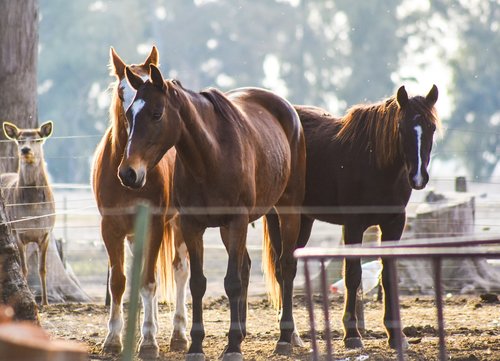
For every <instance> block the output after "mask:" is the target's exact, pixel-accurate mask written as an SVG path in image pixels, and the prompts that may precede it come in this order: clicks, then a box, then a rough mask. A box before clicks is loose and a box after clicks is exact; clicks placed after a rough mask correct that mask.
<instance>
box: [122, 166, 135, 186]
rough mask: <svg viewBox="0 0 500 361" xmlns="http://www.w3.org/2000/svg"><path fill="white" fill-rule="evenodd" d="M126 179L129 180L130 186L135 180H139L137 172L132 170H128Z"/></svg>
mask: <svg viewBox="0 0 500 361" xmlns="http://www.w3.org/2000/svg"><path fill="white" fill-rule="evenodd" d="M125 178H126V179H127V180H128V183H129V184H133V183H135V180H136V179H137V174H136V173H135V170H133V169H132V168H129V169H127V172H126V173H125Z"/></svg>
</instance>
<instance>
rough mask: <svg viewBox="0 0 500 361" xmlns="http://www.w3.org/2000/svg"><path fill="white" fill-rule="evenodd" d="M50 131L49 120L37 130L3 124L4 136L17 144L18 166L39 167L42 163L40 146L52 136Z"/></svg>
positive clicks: (7, 123) (51, 126) (50, 123)
mask: <svg viewBox="0 0 500 361" xmlns="http://www.w3.org/2000/svg"><path fill="white" fill-rule="evenodd" d="M52 129H53V123H52V122H51V121H50V120H49V121H48V122H45V123H43V124H42V125H41V126H40V127H39V128H37V129H19V128H18V127H16V126H15V125H14V124H12V123H9V122H4V123H3V132H4V134H5V136H6V137H7V138H8V139H10V140H13V141H15V142H16V144H17V149H18V152H19V163H20V166H39V165H40V164H41V163H42V162H43V149H42V145H43V143H44V142H45V139H47V138H48V137H50V136H51V135H52Z"/></svg>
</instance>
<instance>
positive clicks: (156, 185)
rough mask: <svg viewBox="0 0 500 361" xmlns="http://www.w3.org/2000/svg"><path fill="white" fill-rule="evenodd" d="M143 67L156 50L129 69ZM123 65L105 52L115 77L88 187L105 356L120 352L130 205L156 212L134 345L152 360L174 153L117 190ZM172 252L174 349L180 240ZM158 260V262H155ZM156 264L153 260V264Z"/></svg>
mask: <svg viewBox="0 0 500 361" xmlns="http://www.w3.org/2000/svg"><path fill="white" fill-rule="evenodd" d="M149 64H158V52H157V50H156V48H154V47H153V49H152V50H151V54H150V55H149V57H148V58H147V59H146V61H145V62H144V63H143V64H140V65H131V66H130V69H131V70H132V71H133V72H135V73H137V74H138V75H139V76H143V77H147V76H148V74H149ZM125 67H126V64H125V63H124V62H123V60H121V59H120V57H119V56H118V55H117V54H116V53H115V51H114V50H113V49H111V51H110V68H111V75H114V76H115V77H116V83H115V84H114V85H113V87H112V90H113V95H112V102H111V106H110V118H111V126H110V127H109V128H108V129H107V130H106V133H105V134H104V136H103V138H102V140H101V142H100V144H99V146H98V147H97V149H96V152H95V155H94V163H93V169H92V186H93V190H94V195H95V198H96V201H97V206H98V208H99V212H100V213H101V216H102V220H101V233H102V238H103V240H104V244H105V246H106V249H107V251H108V256H109V266H110V269H111V273H110V280H109V281H110V291H111V298H112V303H111V310H110V318H109V324H108V335H107V337H106V340H105V341H104V346H103V349H104V351H105V352H111V353H117V352H120V351H121V349H122V341H121V334H122V328H123V311H122V296H123V293H124V290H125V273H124V239H125V238H128V239H129V240H131V239H132V238H133V224H134V221H133V218H134V214H133V207H134V205H135V204H137V202H140V201H144V200H145V201H147V202H149V203H150V204H151V205H152V206H153V208H154V209H155V210H156V212H155V214H154V215H153V217H152V220H151V232H150V242H149V244H148V250H149V253H148V254H146V255H145V264H144V270H145V272H144V278H143V285H142V289H141V296H142V304H143V306H144V320H143V323H142V330H141V333H142V338H141V342H140V346H139V352H140V355H141V356H152V357H156V356H158V344H157V342H156V333H157V328H158V324H157V323H158V307H157V296H156V278H155V269H156V265H157V266H158V268H159V271H160V272H159V273H160V280H161V281H162V282H163V283H164V287H165V288H167V291H169V290H170V288H171V286H172V282H170V281H171V262H172V251H171V248H172V227H173V226H174V225H172V224H170V223H169V220H170V219H171V218H172V214H173V211H172V209H171V207H172V200H171V197H170V194H171V191H172V189H171V188H172V187H171V186H172V177H173V169H174V160H175V151H174V150H172V151H170V152H168V153H167V154H166V155H165V156H164V157H163V158H161V160H160V161H159V162H158V165H157V166H156V167H154V168H153V169H151V172H150V177H149V178H148V182H147V183H146V184H145V186H144V187H143V188H141V189H135V190H131V189H129V188H125V187H123V186H122V184H121V182H120V180H119V179H118V175H117V171H116V170H117V168H118V165H119V164H120V161H121V158H122V156H123V152H124V149H125V144H126V142H127V138H128V135H127V121H126V118H125V109H126V108H127V107H128V105H130V103H131V101H132V99H133V97H134V94H135V90H134V89H132V88H131V87H130V86H129V84H128V82H127V80H126V79H125ZM175 247H176V254H175V259H174V261H173V266H174V276H175V282H176V285H177V299H176V310H175V316H174V330H173V333H172V337H171V341H170V347H171V349H176V350H179V349H181V350H185V349H186V348H187V337H186V325H187V310H186V306H185V304H186V300H185V299H186V284H187V279H188V275H189V272H188V265H187V249H186V247H185V245H184V244H183V242H182V237H180V235H179V236H177V237H175ZM158 257H159V259H158ZM157 260H158V261H157Z"/></svg>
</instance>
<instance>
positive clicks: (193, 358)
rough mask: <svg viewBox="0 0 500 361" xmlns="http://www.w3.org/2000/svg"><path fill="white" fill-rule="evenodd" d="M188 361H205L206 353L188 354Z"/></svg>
mask: <svg viewBox="0 0 500 361" xmlns="http://www.w3.org/2000/svg"><path fill="white" fill-rule="evenodd" d="M186 361H205V354H204V353H188V354H186Z"/></svg>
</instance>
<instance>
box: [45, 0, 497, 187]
mask: <svg viewBox="0 0 500 361" xmlns="http://www.w3.org/2000/svg"><path fill="white" fill-rule="evenodd" d="M40 13H41V16H40V18H41V21H40V53H39V79H38V83H39V89H38V93H39V114H40V122H42V121H44V120H47V119H53V120H54V121H55V136H54V139H51V140H50V141H49V142H47V144H46V157H47V160H48V164H49V170H50V173H51V175H52V177H53V180H54V181H56V182H84V183H86V182H88V179H89V164H90V160H91V158H92V154H93V150H94V149H95V146H96V144H97V142H98V141H99V139H100V135H102V134H103V132H104V129H105V128H106V127H107V126H108V119H107V117H108V116H107V107H108V104H109V93H108V91H107V88H108V85H109V84H110V82H111V81H113V78H111V77H110V76H109V75H108V68H107V64H108V61H109V58H108V57H109V47H110V46H113V47H115V49H116V50H117V51H118V53H119V54H120V55H121V56H122V58H123V59H124V60H125V61H127V62H130V63H134V62H141V61H142V60H143V59H144V58H145V55H146V54H147V53H148V52H149V50H150V48H151V45H153V44H156V45H157V46H158V48H159V50H160V57H161V67H162V70H163V72H164V74H168V75H169V76H170V77H176V78H178V79H179V80H181V81H182V82H183V84H184V85H185V86H186V87H188V88H190V89H193V90H200V89H202V88H204V87H207V86H216V87H219V88H221V89H223V90H228V89H230V88H234V87H238V86H250V85H251V86H263V87H267V88H271V89H274V90H275V91H277V92H278V93H280V94H281V95H284V96H286V97H288V98H289V99H290V100H291V101H292V102H294V103H307V104H314V105H318V106H323V107H326V108H327V109H329V110H330V111H331V112H333V113H335V114H341V113H342V112H344V111H345V110H346V108H347V107H349V106H351V105H353V104H356V103H360V102H369V101H376V100H379V99H381V98H383V97H386V96H389V95H391V94H393V92H394V91H395V89H397V87H399V86H400V85H401V84H405V85H406V86H407V88H408V90H409V91H410V93H413V94H424V93H426V92H427V91H428V90H429V89H430V87H431V85H432V84H433V83H436V84H437V85H438V87H439V89H440V95H441V98H440V101H439V102H438V110H439V111H440V113H441V116H442V118H443V120H444V121H445V125H446V131H445V134H444V139H443V140H441V141H439V142H438V145H437V147H436V151H435V157H436V158H440V159H442V160H454V161H455V163H456V164H459V165H460V164H461V165H462V167H463V168H464V169H465V170H466V171H467V172H468V175H469V176H474V177H476V178H477V177H479V178H484V179H487V178H488V177H490V176H491V174H492V173H493V171H494V169H495V166H496V164H497V163H498V161H499V157H500V145H499V144H500V135H499V133H500V89H499V79H500V62H499V61H498V59H500V36H499V19H500V3H499V1H497V0H471V1H458V0H455V1H453V0H437V1H432V2H430V1H419V2H415V1H411V0H370V1H349V0H336V1H329V0H192V1H191V0H190V1H187V0H152V1H149V2H139V1H137V0H120V1H118V0H100V1H88V0H73V1H65V0H40Z"/></svg>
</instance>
